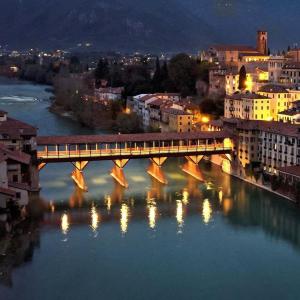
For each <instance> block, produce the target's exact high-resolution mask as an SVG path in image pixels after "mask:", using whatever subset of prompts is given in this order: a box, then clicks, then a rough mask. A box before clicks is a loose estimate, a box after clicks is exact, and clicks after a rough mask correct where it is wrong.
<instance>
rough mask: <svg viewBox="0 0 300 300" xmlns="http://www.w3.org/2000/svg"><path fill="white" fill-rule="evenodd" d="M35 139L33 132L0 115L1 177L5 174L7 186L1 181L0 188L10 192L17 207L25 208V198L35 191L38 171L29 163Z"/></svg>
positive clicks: (2, 112) (4, 114)
mask: <svg viewBox="0 0 300 300" xmlns="http://www.w3.org/2000/svg"><path fill="white" fill-rule="evenodd" d="M36 135H37V130H36V128H34V127H32V126H30V125H28V124H26V123H23V122H21V121H18V120H15V119H12V118H9V117H8V115H7V112H5V111H0V156H1V165H2V168H1V170H2V171H1V173H2V175H1V176H2V178H4V177H3V176H5V172H6V176H7V183H8V184H6V181H5V180H3V181H2V184H3V185H2V188H4V189H6V188H8V189H10V190H13V191H14V192H15V193H16V200H17V203H18V204H19V205H26V204H27V203H28V199H29V195H30V194H31V193H33V192H38V191H39V181H38V169H37V166H36V162H35V161H34V159H31V158H32V157H35V153H36V147H37V144H36ZM5 169H6V171H4V170H5ZM0 187H1V183H0Z"/></svg>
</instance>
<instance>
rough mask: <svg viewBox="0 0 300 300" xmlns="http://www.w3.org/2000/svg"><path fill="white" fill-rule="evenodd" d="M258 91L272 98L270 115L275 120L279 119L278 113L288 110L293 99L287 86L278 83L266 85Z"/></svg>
mask: <svg viewBox="0 0 300 300" xmlns="http://www.w3.org/2000/svg"><path fill="white" fill-rule="evenodd" d="M257 93H258V94H260V95H262V96H265V97H268V98H270V99H271V101H270V104H271V106H270V107H271V113H270V116H271V117H272V119H273V120H275V121H277V120H278V116H277V115H278V113H279V112H281V111H284V110H287V109H288V108H289V107H290V105H291V103H292V101H293V99H292V94H291V93H290V91H288V90H287V89H286V88H285V87H283V86H280V85H276V84H267V85H264V86H262V87H261V88H260V89H259V91H258V92H257Z"/></svg>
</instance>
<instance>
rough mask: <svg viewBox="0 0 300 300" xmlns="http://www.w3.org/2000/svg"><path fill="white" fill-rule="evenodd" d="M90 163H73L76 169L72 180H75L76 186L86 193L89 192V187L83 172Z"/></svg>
mask: <svg viewBox="0 0 300 300" xmlns="http://www.w3.org/2000/svg"><path fill="white" fill-rule="evenodd" d="M88 163H89V162H88V161H77V162H75V163H72V164H73V166H74V167H75V168H74V170H73V172H72V174H71V178H72V179H73V180H74V182H75V184H76V185H77V186H78V187H79V188H80V189H81V190H83V191H85V192H87V190H88V187H87V185H86V183H85V179H84V176H83V170H84V168H85V167H86V166H87V165H88Z"/></svg>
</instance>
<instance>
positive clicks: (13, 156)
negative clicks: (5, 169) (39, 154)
mask: <svg viewBox="0 0 300 300" xmlns="http://www.w3.org/2000/svg"><path fill="white" fill-rule="evenodd" d="M5 160H12V161H16V162H19V163H23V164H26V165H28V164H29V163H30V160H31V157H30V155H29V154H26V153H24V152H21V151H17V150H10V149H8V148H7V147H6V146H5V145H3V144H0V161H5Z"/></svg>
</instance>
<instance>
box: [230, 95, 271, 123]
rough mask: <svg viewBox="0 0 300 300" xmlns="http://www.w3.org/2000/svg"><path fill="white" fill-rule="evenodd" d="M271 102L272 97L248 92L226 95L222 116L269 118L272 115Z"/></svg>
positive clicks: (253, 118) (248, 118)
mask: <svg viewBox="0 0 300 300" xmlns="http://www.w3.org/2000/svg"><path fill="white" fill-rule="evenodd" d="M271 102H272V99H270V98H269V97H267V96H263V95H259V94H256V93H250V92H246V93H240V92H237V93H235V94H232V95H226V97H225V100H224V116H225V118H238V119H244V120H271V119H272V118H273V117H274V115H272V109H271V105H272V104H271Z"/></svg>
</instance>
